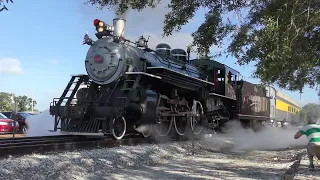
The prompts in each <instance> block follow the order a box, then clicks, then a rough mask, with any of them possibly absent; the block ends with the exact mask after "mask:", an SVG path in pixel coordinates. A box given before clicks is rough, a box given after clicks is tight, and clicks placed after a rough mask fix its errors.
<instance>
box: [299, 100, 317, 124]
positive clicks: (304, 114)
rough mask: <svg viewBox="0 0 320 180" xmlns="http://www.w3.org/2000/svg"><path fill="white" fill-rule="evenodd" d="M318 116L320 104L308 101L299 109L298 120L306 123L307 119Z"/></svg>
mask: <svg viewBox="0 0 320 180" xmlns="http://www.w3.org/2000/svg"><path fill="white" fill-rule="evenodd" d="M314 117H319V118H320V104H315V103H309V104H306V105H305V106H303V107H302V109H301V111H300V122H301V123H302V124H306V123H307V122H308V120H309V119H311V118H314Z"/></svg>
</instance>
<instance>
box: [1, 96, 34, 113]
mask: <svg viewBox="0 0 320 180" xmlns="http://www.w3.org/2000/svg"><path fill="white" fill-rule="evenodd" d="M14 100H15V102H16V103H17V107H18V111H31V110H32V99H31V98H29V97H27V96H17V97H15V98H14ZM36 104H37V102H36V101H33V109H34V106H35V105H36ZM12 108H13V104H12V101H11V94H9V93H6V92H0V111H11V110H12Z"/></svg>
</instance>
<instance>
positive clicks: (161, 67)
mask: <svg viewBox="0 0 320 180" xmlns="http://www.w3.org/2000/svg"><path fill="white" fill-rule="evenodd" d="M147 69H150V70H152V69H165V70H167V71H171V72H173V73H177V74H180V75H182V76H185V77H187V78H191V79H194V80H197V81H201V82H203V83H206V84H210V85H213V86H214V83H212V82H209V81H205V80H202V79H198V78H195V77H192V76H188V75H186V74H183V73H180V72H177V71H174V70H172V69H169V68H165V67H163V66H159V67H147Z"/></svg>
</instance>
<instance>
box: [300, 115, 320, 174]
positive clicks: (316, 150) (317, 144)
mask: <svg viewBox="0 0 320 180" xmlns="http://www.w3.org/2000/svg"><path fill="white" fill-rule="evenodd" d="M319 120H320V119H319V117H318V116H316V115H311V116H309V117H308V124H307V125H305V126H303V127H302V128H301V129H300V130H299V131H298V132H297V133H296V134H295V135H294V139H299V138H300V137H301V136H302V135H306V136H307V138H308V141H309V142H308V144H307V154H308V158H309V170H313V169H314V164H313V157H314V156H316V157H317V158H318V159H320V124H318V122H319Z"/></svg>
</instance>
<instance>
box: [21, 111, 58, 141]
mask: <svg viewBox="0 0 320 180" xmlns="http://www.w3.org/2000/svg"><path fill="white" fill-rule="evenodd" d="M26 122H27V124H28V127H29V129H28V132H27V134H26V135H25V136H52V135H60V132H59V131H57V132H50V131H49V130H53V128H54V117H53V116H51V115H50V114H49V110H46V111H43V112H42V113H40V114H37V115H33V116H29V117H28V118H27V119H26Z"/></svg>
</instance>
